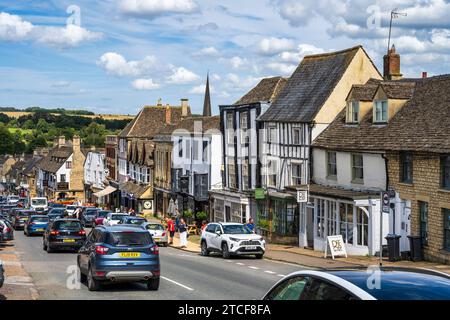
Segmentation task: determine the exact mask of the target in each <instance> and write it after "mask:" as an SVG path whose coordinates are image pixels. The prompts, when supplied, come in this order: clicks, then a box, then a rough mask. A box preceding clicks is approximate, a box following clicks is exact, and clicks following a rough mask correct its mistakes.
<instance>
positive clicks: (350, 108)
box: [347, 101, 359, 123]
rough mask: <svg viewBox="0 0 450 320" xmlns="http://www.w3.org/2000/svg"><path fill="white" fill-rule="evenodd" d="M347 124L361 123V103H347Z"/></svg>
mask: <svg viewBox="0 0 450 320" xmlns="http://www.w3.org/2000/svg"><path fill="white" fill-rule="evenodd" d="M347 122H349V123H358V122H359V101H349V102H347Z"/></svg>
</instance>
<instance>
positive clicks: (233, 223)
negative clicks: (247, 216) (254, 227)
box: [214, 222, 242, 226]
mask: <svg viewBox="0 0 450 320" xmlns="http://www.w3.org/2000/svg"><path fill="white" fill-rule="evenodd" d="M214 223H216V224H217V223H218V224H220V225H222V226H234V225H240V226H241V225H242V223H239V222H214Z"/></svg>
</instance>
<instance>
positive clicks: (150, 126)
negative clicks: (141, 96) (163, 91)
mask: <svg viewBox="0 0 450 320" xmlns="http://www.w3.org/2000/svg"><path fill="white" fill-rule="evenodd" d="M166 108H167V107H166V106H145V107H144V108H142V110H141V111H140V112H139V113H138V115H137V116H136V117H135V118H134V119H133V120H132V121H131V122H130V123H129V124H128V125H127V126H126V127H125V128H124V129H123V130H122V132H121V133H120V134H119V137H122V138H125V137H127V138H153V136H155V135H156V134H157V133H158V132H159V131H160V130H161V129H162V128H164V127H165V126H166ZM169 108H170V110H171V123H178V122H179V121H180V120H181V119H182V116H181V107H178V106H176V107H174V106H170V107H169ZM190 114H191V111H190V108H189V107H188V116H189V115H190Z"/></svg>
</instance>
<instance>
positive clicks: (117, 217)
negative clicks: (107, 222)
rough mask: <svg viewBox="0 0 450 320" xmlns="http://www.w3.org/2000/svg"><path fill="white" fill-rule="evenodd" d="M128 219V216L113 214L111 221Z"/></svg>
mask: <svg viewBox="0 0 450 320" xmlns="http://www.w3.org/2000/svg"><path fill="white" fill-rule="evenodd" d="M124 218H126V216H124V215H123V214H113V215H112V216H111V220H122V219H124Z"/></svg>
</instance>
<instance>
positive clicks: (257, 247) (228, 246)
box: [200, 222, 266, 259]
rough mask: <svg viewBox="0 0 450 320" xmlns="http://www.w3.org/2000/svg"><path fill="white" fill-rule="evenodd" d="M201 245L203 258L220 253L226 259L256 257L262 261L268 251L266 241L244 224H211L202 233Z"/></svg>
mask: <svg viewBox="0 0 450 320" xmlns="http://www.w3.org/2000/svg"><path fill="white" fill-rule="evenodd" d="M200 243H201V254H202V255H203V256H207V255H209V253H210V252H220V253H221V254H222V256H223V258H225V259H228V258H230V257H231V256H233V255H255V257H256V258H257V259H262V258H263V256H264V253H265V251H266V248H265V247H266V242H265V240H264V239H263V238H262V237H261V236H259V235H257V234H254V233H252V232H251V231H250V230H249V229H247V228H246V227H245V225H243V224H242V223H231V222H226V223H209V224H208V225H207V226H206V228H205V229H204V230H203V231H202V236H201V240H200Z"/></svg>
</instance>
